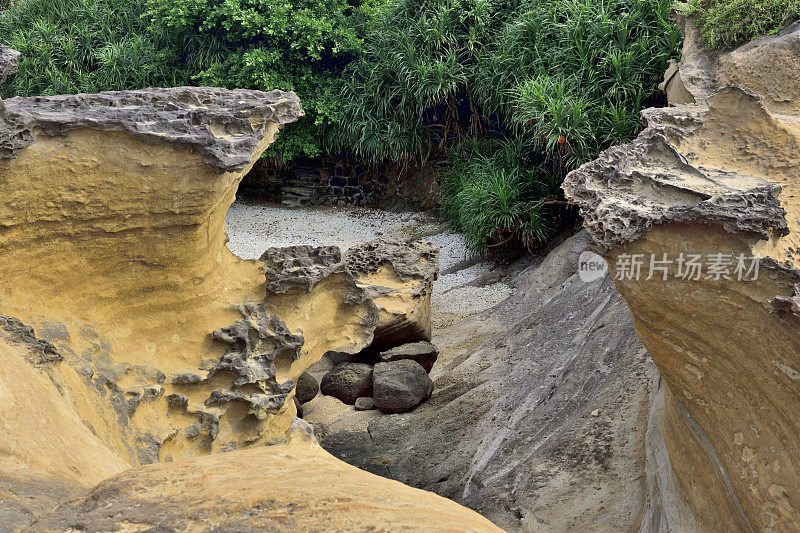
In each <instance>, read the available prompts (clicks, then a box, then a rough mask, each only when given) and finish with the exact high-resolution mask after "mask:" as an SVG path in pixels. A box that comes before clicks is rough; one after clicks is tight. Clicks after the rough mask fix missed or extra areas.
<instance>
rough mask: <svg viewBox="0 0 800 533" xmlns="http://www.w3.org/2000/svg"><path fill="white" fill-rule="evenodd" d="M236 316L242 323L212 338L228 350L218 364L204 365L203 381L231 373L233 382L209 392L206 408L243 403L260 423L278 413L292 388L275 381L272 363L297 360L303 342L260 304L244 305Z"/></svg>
mask: <svg viewBox="0 0 800 533" xmlns="http://www.w3.org/2000/svg"><path fill="white" fill-rule="evenodd" d="M240 312H241V313H242V315H243V317H244V318H243V319H242V320H239V321H237V322H236V323H234V324H232V325H230V326H228V327H225V328H220V329H218V330H216V331H214V333H213V334H212V337H213V338H214V339H215V340H218V341H222V342H224V343H226V344H227V345H228V349H227V351H226V353H225V354H224V355H223V356H222V357H221V358H220V360H219V361H214V362H213V363H212V364H211V365H208V366H209V368H207V370H208V374H207V376H206V377H205V378H203V380H204V381H205V380H209V379H211V378H213V377H214V376H215V375H216V374H218V373H222V372H230V373H233V375H234V379H233V383H232V385H231V388H230V389H220V390H215V391H214V392H212V393H211V396H210V397H209V398H208V400H206V404H207V405H218V404H222V403H227V402H230V401H239V402H244V403H246V404H248V405H249V406H250V413H251V414H253V415H255V416H256V417H257V418H259V419H262V418H264V417H265V416H266V414H267V413H269V412H278V411H279V410H280V409H281V408H282V407H283V405H284V403H285V401H286V396H287V395H288V394H289V393H290V392H291V391H292V389H293V388H294V386H295V383H294V382H293V381H286V382H283V383H279V382H278V381H277V379H276V373H277V371H276V367H275V362H276V359H277V358H278V357H289V358H290V360H289V361H286V364H287V365H291V363H293V362H294V361H295V360H297V359H299V358H300V348H301V347H302V346H303V342H304V339H303V337H302V335H295V334H293V333H291V332H290V331H289V328H287V327H286V324H285V323H284V322H283V321H282V320H280V319H279V318H278V317H277V316H275V315H270V314H268V313H266V312H265V310H264V306H263V305H262V304H246V305H244V306H242V307H241V309H240Z"/></svg>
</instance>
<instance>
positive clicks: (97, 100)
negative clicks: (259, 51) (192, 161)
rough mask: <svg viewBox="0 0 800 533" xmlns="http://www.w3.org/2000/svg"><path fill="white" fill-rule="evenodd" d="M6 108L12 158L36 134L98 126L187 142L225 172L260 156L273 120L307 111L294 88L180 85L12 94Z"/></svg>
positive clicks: (6, 149) (1, 137) (3, 147)
mask: <svg viewBox="0 0 800 533" xmlns="http://www.w3.org/2000/svg"><path fill="white" fill-rule="evenodd" d="M3 104H4V106H5V108H4V109H2V108H0V158H13V157H15V156H16V154H17V152H18V151H19V150H21V149H23V148H25V147H26V146H29V145H30V144H32V143H33V142H35V137H36V135H62V134H64V133H66V132H68V131H70V130H74V129H79V128H91V129H95V130H102V131H119V132H122V133H125V134H128V135H131V136H133V137H136V138H139V139H143V140H147V141H152V142H158V143H171V144H174V145H178V146H185V147H188V148H190V149H191V150H193V151H195V152H197V153H199V154H200V155H201V156H202V157H203V161H204V162H205V163H206V164H207V165H208V166H209V167H211V168H212V169H214V170H215V171H216V172H218V173H223V172H238V171H241V170H243V169H245V168H246V167H247V166H248V165H249V164H250V163H251V162H252V160H253V153H254V151H255V149H256V146H257V145H258V143H259V142H260V141H261V139H262V138H263V136H264V134H265V132H266V128H267V124H268V123H270V122H271V123H277V124H287V123H290V122H294V121H295V120H297V118H299V117H301V116H303V114H304V113H303V111H302V109H301V108H300V100H299V98H298V97H297V95H296V94H294V93H292V92H283V91H277V90H276V91H270V92H268V93H265V92H261V91H252V90H244V89H236V90H229V89H219V88H215V87H175V88H171V89H143V90H138V91H117V92H114V91H111V92H103V93H97V94H75V95H65V96H39V97H33V98H20V97H16V98H9V99H8V100H4V101H3Z"/></svg>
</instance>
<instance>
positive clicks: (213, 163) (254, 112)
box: [0, 87, 372, 464]
mask: <svg viewBox="0 0 800 533" xmlns="http://www.w3.org/2000/svg"><path fill="white" fill-rule="evenodd" d="M300 115H302V111H301V109H300V105H299V100H298V99H297V96H296V95H294V94H293V93H284V92H281V91H273V92H271V93H263V92H259V91H231V90H224V89H216V88H188V87H181V88H174V89H148V90H143V91H123V92H109V93H100V94H94V95H71V96H52V97H36V98H11V99H8V100H5V101H3V105H2V107H1V108H0V195H1V196H2V198H3V202H2V204H0V227H2V232H0V271H2V274H0V279H1V280H2V287H1V288H0V309H1V310H2V314H3V315H5V316H8V317H13V319H16V320H18V321H20V322H22V323H24V324H26V325H29V326H31V327H32V328H34V329H35V331H36V334H37V335H38V336H39V337H40V338H41V340H42V341H46V342H48V343H50V345H52V347H53V348H54V349H55V350H56V351H57V353H58V354H59V356H60V357H61V358H63V361H62V362H61V363H58V364H48V365H46V368H45V369H44V370H45V371H46V372H47V373H48V375H49V377H50V379H51V381H53V382H54V383H55V384H56V386H57V387H58V388H59V390H61V391H62V392H63V394H64V396H65V401H66V402H69V403H70V404H71V406H72V408H74V409H75V411H76V413H78V415H79V417H80V418H81V420H82V421H83V422H84V424H85V425H86V426H87V427H91V428H92V431H93V432H94V433H95V434H96V435H97V437H98V438H99V439H100V440H101V441H102V442H103V444H104V445H105V446H107V447H108V448H109V449H110V450H112V451H113V452H114V453H117V454H119V455H120V457H122V458H123V460H124V461H126V462H128V463H131V464H137V463H147V462H153V461H157V460H159V459H177V458H179V457H184V456H187V455H193V454H196V453H208V452H210V451H214V450H220V449H232V448H236V447H238V446H240V445H244V444H245V443H250V444H255V443H257V442H268V441H270V440H271V439H274V438H276V437H278V436H281V435H283V434H285V432H286V430H287V429H288V424H289V420H290V419H291V416H292V414H293V412H294V408H293V405H292V402H286V401H285V400H286V398H287V397H288V396H290V395H291V391H292V390H293V388H294V381H293V380H294V379H296V377H297V376H298V375H299V373H298V374H293V373H291V372H288V371H287V372H284V373H282V372H281V370H282V369H281V368H273V366H276V365H275V360H278V361H282V360H283V356H284V354H285V353H286V352H287V349H285V347H282V346H278V344H280V343H279V342H278V341H277V339H280V341H281V342H284V341H286V342H289V343H290V344H291V342H293V344H292V348H293V349H294V352H293V355H292V357H296V358H299V357H302V351H301V350H300V349H299V344H303V340H302V337H301V336H299V335H301V334H300V333H299V332H294V331H293V332H288V333H287V332H286V331H283V330H281V331H278V329H280V328H278V327H277V322H276V321H275V320H279V319H272V318H269V316H270V315H274V313H271V312H268V311H267V310H266V308H264V292H263V282H264V268H263V265H259V264H257V263H248V262H243V261H240V260H238V259H237V258H236V257H234V256H233V255H232V254H231V253H230V252H229V251H228V250H227V248H226V247H225V241H226V236H225V231H224V217H225V214H226V211H227V208H228V206H229V205H230V203H231V202H232V201H233V199H234V195H235V192H236V187H237V186H238V183H239V181H240V180H241V178H242V175H243V174H244V173H245V172H246V171H247V170H248V169H249V167H250V166H251V165H252V162H253V161H254V160H255V158H257V157H258V155H259V154H260V153H261V152H262V151H263V150H264V149H265V148H266V147H267V146H268V145H269V143H271V142H272V140H273V139H274V138H275V136H276V134H277V132H278V129H279V127H280V126H281V125H282V124H285V123H288V122H291V121H292V120H295V119H296V118H297V117H299V116H300ZM353 290H354V291H356V292H357V291H358V289H355V288H354V289H353ZM353 301H354V300H353ZM354 305H355V306H356V307H358V304H354ZM259 306H260V307H259ZM7 322H8V321H7ZM226 328H227V329H226ZM248 328H249V332H248V331H245V330H248ZM265 328H266V329H265ZM270 328H271V329H270ZM362 329H363V330H364V331H363V335H362V336H363V337H364V339H365V341H366V339H367V338H370V339H371V336H372V331H371V330H370V328H369V327H368V326H364V327H363V328H362ZM267 330H269V331H267ZM215 331H217V332H218V333H217V334H216V335H214V336H212V335H211V333H212V332H215ZM252 332H254V333H255V334H256V336H257V337H259V338H260V342H258V343H256V344H257V345H254V346H249V345H247V342H245V341H244V339H243V336H247V335H249V334H250V333H252ZM293 335H294V336H296V338H295V339H294V341H291V342H290V338H291V337H292V336H293ZM270 336H271V337H270ZM357 337H358V336H357V335H353V338H354V339H355V338H357ZM242 343H244V344H245V346H244V348H245V350H244V351H237V348H239V347H240V346H239V345H241V344H242ZM269 343H273V344H275V346H273V347H272V351H270V348H268V347H267V346H266V344H269ZM334 345H335V346H337V347H338V344H336V343H334ZM355 349H357V347H356V348H355ZM47 350H49V348H47ZM47 350H45V351H46V352H47ZM289 351H290V350H289ZM273 352H274V353H273ZM48 353H49V352H48ZM270 356H274V357H273V359H270ZM277 366H280V365H277ZM284 370H285V369H284Z"/></svg>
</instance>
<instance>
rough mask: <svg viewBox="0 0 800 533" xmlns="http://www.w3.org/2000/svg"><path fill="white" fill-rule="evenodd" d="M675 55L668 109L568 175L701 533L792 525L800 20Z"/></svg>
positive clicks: (798, 363) (798, 463) (799, 492)
mask: <svg viewBox="0 0 800 533" xmlns="http://www.w3.org/2000/svg"><path fill="white" fill-rule="evenodd" d="M681 24H682V26H683V29H684V33H685V37H686V39H685V48H684V53H683V58H682V61H681V63H680V65H678V66H677V72H676V71H675V69H672V70H671V71H670V72H668V79H667V80H666V83H665V86H666V88H667V91H668V94H670V97H671V98H673V102H672V103H673V106H672V107H669V108H666V109H651V110H647V111H645V112H644V113H643V118H644V120H645V122H646V128H645V130H644V131H643V132H642V133H641V135H640V136H639V137H638V138H637V139H636V140H634V141H633V142H632V143H630V144H628V145H625V146H620V147H615V148H612V149H610V150H608V151H606V152H604V153H602V154H601V155H600V157H599V158H598V159H597V160H596V161H593V162H591V163H588V164H586V165H584V166H583V167H581V168H580V169H578V170H576V171H574V172H572V173H571V174H570V175H568V176H567V179H566V181H565V183H564V191H565V193H566V195H567V197H568V198H569V199H570V200H571V201H573V202H574V203H576V204H577V205H579V206H580V208H581V212H582V214H583V216H584V219H585V226H586V228H587V230H588V231H589V232H590V234H591V235H592V237H593V238H594V239H595V241H596V244H597V247H598V249H599V250H600V251H601V252H602V253H603V254H604V255H605V257H606V259H607V261H608V263H609V267H610V269H611V272H612V275H613V276H614V277H615V281H616V285H617V287H618V289H619V291H620V293H621V294H622V295H623V297H624V298H625V300H626V301H627V303H628V305H629V307H630V309H631V314H632V316H633V321H634V326H635V328H636V331H637V333H638V335H639V336H640V338H641V339H642V341H643V343H644V345H645V347H646V348H647V350H648V352H649V353H650V354H651V356H652V357H653V360H654V361H655V363H656V365H657V367H658V368H659V370H660V371H661V374H662V375H663V378H664V380H665V382H666V384H667V387H666V389H665V399H664V409H665V412H664V418H663V433H664V439H665V443H666V447H667V450H668V451H669V455H670V459H671V463H672V468H673V469H674V471H675V473H676V475H677V479H678V484H679V486H680V491H681V493H682V496H683V498H685V500H686V501H687V502H688V504H689V506H690V507H691V509H692V511H693V513H694V515H695V517H696V518H697V520H698V524H697V525H698V527H699V528H701V529H704V530H707V531H719V530H728V531H734V530H741V531H748V530H750V531H753V530H755V531H763V530H775V531H779V530H780V531H787V530H797V529H800V441H798V439H797V428H798V426H799V425H800V395H798V391H799V390H800V340H799V339H800V336H798V332H800V314H799V313H798V312H797V310H798V309H800V307H798V305H797V304H796V302H797V301H798V300H797V294H798V285H797V284H798V282H800V271H798V267H800V255H798V254H800V227H798V225H800V198H799V197H798V193H800V163H799V161H798V153H800V90H799V89H798V88H800V55H799V54H798V52H797V51H798V50H800V24H794V25H792V26H790V27H789V28H787V29H785V30H784V31H782V32H781V33H779V34H777V35H774V36H769V37H763V38H759V39H757V40H755V41H753V42H752V43H749V44H747V45H744V46H742V47H740V48H737V49H734V50H732V51H728V52H721V53H708V52H705V51H703V50H702V49H701V48H700V47H699V46H698V39H697V36H698V35H697V30H696V28H694V26H693V25H692V23H691V21H686V20H682V21H681Z"/></svg>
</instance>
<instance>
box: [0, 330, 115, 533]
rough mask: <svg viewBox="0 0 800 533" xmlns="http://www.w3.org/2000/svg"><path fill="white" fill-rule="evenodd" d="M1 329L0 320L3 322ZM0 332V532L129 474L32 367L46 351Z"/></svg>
mask: <svg viewBox="0 0 800 533" xmlns="http://www.w3.org/2000/svg"><path fill="white" fill-rule="evenodd" d="M0 323H3V320H2V319H0ZM26 341H30V339H23V338H21V337H20V336H19V335H15V334H12V333H9V332H8V331H6V330H0V360H1V361H2V364H0V529H3V530H7V529H6V528H9V529H11V530H15V529H17V528H18V527H22V526H25V525H27V524H28V523H29V522H30V520H31V518H32V517H33V516H36V515H37V514H42V513H45V512H49V511H50V509H52V508H53V507H54V506H55V505H57V504H59V503H61V502H62V501H64V500H66V499H67V498H69V497H71V496H74V495H76V494H78V493H79V492H81V491H82V490H84V489H86V488H88V487H91V486H92V485H94V484H95V483H97V482H99V481H100V480H102V479H104V478H106V477H108V476H111V475H113V474H116V473H118V472H121V471H122V470H125V469H126V468H128V467H129V465H128V464H127V463H125V461H123V460H121V459H120V458H119V457H118V456H117V455H116V454H114V453H113V452H111V450H109V449H108V448H106V447H105V446H104V445H103V444H102V443H101V442H100V439H98V438H97V437H96V436H95V435H93V434H92V433H91V431H90V430H89V428H87V427H86V426H85V425H84V424H83V423H82V422H81V420H80V418H79V417H78V415H77V414H76V413H75V411H74V410H73V409H72V407H71V406H70V405H69V403H68V402H67V400H66V399H65V398H64V397H63V396H62V395H61V393H60V392H59V390H58V389H57V388H56V386H55V385H54V384H53V382H51V381H50V379H49V378H48V376H47V374H46V373H44V372H42V371H39V370H37V369H36V368H34V366H32V365H31V364H30V362H29V361H30V360H32V359H35V360H37V361H42V364H47V363H44V362H43V359H42V358H41V356H42V355H44V354H45V353H46V354H47V355H49V356H52V355H54V354H55V352H52V351H48V352H44V351H43V350H42V349H41V348H42V346H41V345H37V344H36V343H35V342H26Z"/></svg>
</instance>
